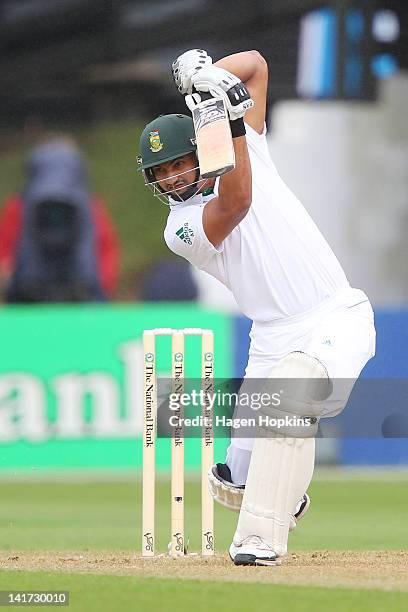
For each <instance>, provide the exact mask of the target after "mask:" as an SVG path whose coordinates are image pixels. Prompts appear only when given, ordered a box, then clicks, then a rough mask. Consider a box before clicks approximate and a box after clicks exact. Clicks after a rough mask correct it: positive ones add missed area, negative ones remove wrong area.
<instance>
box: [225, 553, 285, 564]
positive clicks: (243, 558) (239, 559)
mask: <svg viewBox="0 0 408 612" xmlns="http://www.w3.org/2000/svg"><path fill="white" fill-rule="evenodd" d="M231 560H232V561H233V562H234V565H252V566H254V565H280V564H281V561H280V560H279V559H277V558H275V559H271V558H270V557H265V558H262V557H256V556H255V555H249V554H245V553H238V554H237V555H235V559H233V558H232V557H231Z"/></svg>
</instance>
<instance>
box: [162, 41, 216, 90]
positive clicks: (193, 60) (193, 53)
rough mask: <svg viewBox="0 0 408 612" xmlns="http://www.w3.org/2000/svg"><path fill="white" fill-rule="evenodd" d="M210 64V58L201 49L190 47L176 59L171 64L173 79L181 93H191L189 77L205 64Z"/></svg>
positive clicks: (191, 87)
mask: <svg viewBox="0 0 408 612" xmlns="http://www.w3.org/2000/svg"><path fill="white" fill-rule="evenodd" d="M211 65H212V58H211V57H210V56H209V55H208V54H207V52H206V51H203V50H202V49H191V50H190V51H186V52H185V53H183V54H182V55H179V56H178V58H177V59H175V60H174V62H173V63H172V65H171V70H172V73H173V80H174V82H175V84H176V87H177V89H178V90H179V92H180V93H181V94H191V93H192V89H193V86H192V84H191V77H192V76H193V74H195V73H196V72H198V71H199V70H201V69H202V68H204V67H206V66H211Z"/></svg>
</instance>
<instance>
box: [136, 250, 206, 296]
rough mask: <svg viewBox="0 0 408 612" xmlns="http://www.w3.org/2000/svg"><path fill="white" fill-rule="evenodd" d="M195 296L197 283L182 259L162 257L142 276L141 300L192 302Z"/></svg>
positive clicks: (188, 265) (187, 264)
mask: <svg viewBox="0 0 408 612" xmlns="http://www.w3.org/2000/svg"><path fill="white" fill-rule="evenodd" d="M197 298H198V287H197V283H196V281H195V280H194V278H193V274H192V272H191V266H190V264H189V263H188V262H187V261H185V260H184V259H181V258H178V259H164V260H162V261H160V262H159V263H157V264H155V265H154V266H153V268H151V269H150V270H149V272H148V273H147V274H146V276H145V278H144V281H143V286H142V300H145V301H147V302H164V301H167V302H193V301H196V300H197Z"/></svg>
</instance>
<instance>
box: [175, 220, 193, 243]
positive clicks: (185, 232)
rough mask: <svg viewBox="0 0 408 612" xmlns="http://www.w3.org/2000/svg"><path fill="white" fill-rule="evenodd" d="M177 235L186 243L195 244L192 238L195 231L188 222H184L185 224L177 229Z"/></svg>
mask: <svg viewBox="0 0 408 612" xmlns="http://www.w3.org/2000/svg"><path fill="white" fill-rule="evenodd" d="M176 236H178V237H179V238H180V240H182V241H183V242H185V243H186V244H193V241H192V238H194V231H193V230H192V229H191V227H189V226H188V223H184V225H182V226H181V227H180V229H178V230H177V232H176Z"/></svg>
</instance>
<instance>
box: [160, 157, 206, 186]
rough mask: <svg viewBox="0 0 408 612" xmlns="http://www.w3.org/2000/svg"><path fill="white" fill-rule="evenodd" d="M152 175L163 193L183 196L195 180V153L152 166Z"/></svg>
mask: <svg viewBox="0 0 408 612" xmlns="http://www.w3.org/2000/svg"><path fill="white" fill-rule="evenodd" d="M153 173H154V176H155V179H156V181H158V184H159V187H160V188H161V189H162V190H163V191H165V192H170V194H172V193H174V194H179V195H183V193H185V192H186V191H187V189H188V187H189V185H191V184H192V183H193V182H194V181H195V180H196V175H197V157H196V155H195V153H188V154H187V155H183V156H182V157H177V158H176V159H172V160H170V161H168V162H164V163H162V164H160V165H158V166H154V167H153Z"/></svg>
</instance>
